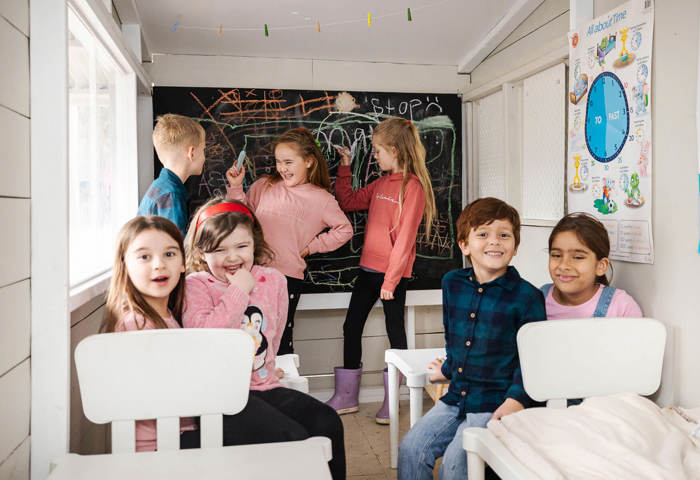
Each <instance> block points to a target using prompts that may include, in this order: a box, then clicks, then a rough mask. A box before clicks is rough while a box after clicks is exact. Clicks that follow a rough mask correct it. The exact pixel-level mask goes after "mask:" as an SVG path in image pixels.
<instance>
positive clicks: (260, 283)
mask: <svg viewBox="0 0 700 480" xmlns="http://www.w3.org/2000/svg"><path fill="white" fill-rule="evenodd" d="M185 243H186V245H187V272H188V275H187V279H186V286H187V289H186V293H185V311H184V314H183V325H184V326H185V328H241V329H243V330H245V331H246V332H248V333H249V334H250V335H251V336H252V337H253V340H254V341H255V345H256V347H257V349H256V352H255V359H254V361H253V372H252V376H251V380H250V394H249V397H248V403H247V405H246V407H245V408H244V409H243V410H242V411H241V412H240V413H238V414H237V415H232V416H228V415H224V444H226V445H242V444H252V443H269V442H283V441H288V440H302V439H305V438H308V437H310V436H325V437H328V438H330V439H331V445H332V453H333V459H332V460H331V461H330V462H329V466H330V469H331V473H332V475H333V478H335V479H342V478H345V447H344V439H343V424H342V422H341V421H340V418H339V417H338V415H337V414H336V412H335V411H334V410H333V409H332V408H329V407H328V406H326V405H324V404H323V403H321V402H319V401H318V400H316V399H314V398H313V397H311V396H309V395H306V394H304V393H301V392H298V391H296V390H290V389H287V388H284V387H282V385H281V384H280V382H279V379H278V375H281V371H277V369H276V368H275V357H276V353H277V348H278V346H279V343H280V339H281V338H282V332H283V331H284V325H285V322H286V319H287V288H286V280H285V278H284V275H282V274H281V273H280V272H278V271H277V270H275V269H274V268H269V267H266V266H263V265H264V264H265V263H266V262H267V261H269V259H270V257H271V254H272V252H271V251H270V249H269V247H268V246H267V243H266V242H265V239H264V237H263V230H262V227H261V225H260V223H259V222H258V220H257V218H256V217H255V215H254V214H253V212H252V210H251V209H250V208H249V207H248V206H246V205H245V204H243V203H241V202H238V201H235V200H224V199H221V198H215V199H213V200H210V201H209V202H207V203H206V204H204V205H203V206H202V207H200V209H199V210H198V211H197V212H196V213H195V216H194V217H193V219H192V222H191V223H190V227H189V229H188V231H187V238H186V241H185Z"/></svg>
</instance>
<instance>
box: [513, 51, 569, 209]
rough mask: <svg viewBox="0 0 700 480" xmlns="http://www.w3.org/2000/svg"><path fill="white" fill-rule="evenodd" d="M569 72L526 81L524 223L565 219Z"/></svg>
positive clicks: (560, 70) (556, 69)
mask: <svg viewBox="0 0 700 480" xmlns="http://www.w3.org/2000/svg"><path fill="white" fill-rule="evenodd" d="M565 72H566V68H565V67H564V64H559V65H556V66H554V67H551V68H548V69H547V70H544V71H542V72H540V73H537V74H535V75H532V76H531V77H528V78H526V79H525V80H524V81H523V119H522V131H523V136H522V149H523V151H522V159H523V160H522V161H523V164H522V180H521V182H522V195H523V197H522V209H521V211H520V215H521V216H522V217H523V219H536V220H549V221H554V222H556V221H557V220H559V219H560V218H561V217H562V216H563V215H564V188H565V187H564V179H565V176H566V172H565V165H566V151H565V148H566V92H565V84H566V78H565V77H564V75H565Z"/></svg>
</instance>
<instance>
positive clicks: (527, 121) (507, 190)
mask: <svg viewBox="0 0 700 480" xmlns="http://www.w3.org/2000/svg"><path fill="white" fill-rule="evenodd" d="M565 83H566V68H565V65H564V64H563V63H560V64H557V65H555V66H553V67H551V68H548V69H545V70H542V71H540V72H538V73H534V74H531V75H530V76H528V77H526V78H520V79H515V80H513V81H508V82H503V83H502V84H499V85H498V86H497V87H496V88H492V89H490V91H487V92H485V93H487V95H481V96H478V97H476V98H473V105H472V107H471V111H472V117H473V118H472V127H471V128H472V132H471V137H472V143H473V145H472V147H471V152H472V157H471V158H470V160H469V161H470V163H471V164H472V172H473V174H474V175H475V176H476V177H477V178H478V183H477V184H476V185H473V187H474V191H478V195H476V196H474V197H473V199H475V198H477V197H485V196H493V197H497V198H500V199H502V200H505V201H507V202H508V203H510V204H512V205H513V206H515V207H516V208H517V209H518V210H519V211H520V216H521V218H522V222H523V224H524V225H554V224H555V223H556V221H557V220H558V219H559V218H561V216H562V215H563V214H564V207H565V181H566V178H565V177H566V172H565V167H566V141H565V139H566V85H565ZM494 90H495V92H494ZM491 92H493V93H491Z"/></svg>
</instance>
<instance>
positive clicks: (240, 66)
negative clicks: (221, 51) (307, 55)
mask: <svg viewBox="0 0 700 480" xmlns="http://www.w3.org/2000/svg"><path fill="white" fill-rule="evenodd" d="M145 67H146V69H147V71H148V73H149V74H150V76H151V78H152V79H153V82H154V83H155V84H156V85H157V86H173V87H222V88H227V87H240V88H298V89H308V88H311V83H312V80H311V77H312V68H311V60H294V59H284V58H253V57H214V56H210V57H203V56H198V55H155V56H154V57H153V63H152V64H150V65H148V64H146V65H145Z"/></svg>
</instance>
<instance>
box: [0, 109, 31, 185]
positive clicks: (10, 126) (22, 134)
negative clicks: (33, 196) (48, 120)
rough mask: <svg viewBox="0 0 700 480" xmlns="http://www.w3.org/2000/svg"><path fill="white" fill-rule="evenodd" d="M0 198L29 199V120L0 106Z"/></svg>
mask: <svg viewBox="0 0 700 480" xmlns="http://www.w3.org/2000/svg"><path fill="white" fill-rule="evenodd" d="M0 144H1V145H2V149H3V154H2V155H3V160H2V168H3V172H2V175H0V196H2V197H25V198H26V197H29V191H30V189H29V169H30V166H31V164H30V162H29V119H28V118H26V117H24V116H22V115H20V114H18V113H15V112H13V111H12V110H9V109H7V108H4V107H2V106H0Z"/></svg>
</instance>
